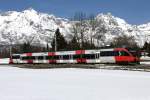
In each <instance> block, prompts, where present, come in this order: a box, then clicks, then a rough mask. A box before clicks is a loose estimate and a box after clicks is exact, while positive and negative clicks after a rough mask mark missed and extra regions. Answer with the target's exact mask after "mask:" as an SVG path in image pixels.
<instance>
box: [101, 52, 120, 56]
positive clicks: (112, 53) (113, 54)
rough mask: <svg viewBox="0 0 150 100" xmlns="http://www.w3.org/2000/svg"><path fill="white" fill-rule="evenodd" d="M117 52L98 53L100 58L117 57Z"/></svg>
mask: <svg viewBox="0 0 150 100" xmlns="http://www.w3.org/2000/svg"><path fill="white" fill-rule="evenodd" d="M118 55H119V52H118V51H102V52H100V56H118Z"/></svg>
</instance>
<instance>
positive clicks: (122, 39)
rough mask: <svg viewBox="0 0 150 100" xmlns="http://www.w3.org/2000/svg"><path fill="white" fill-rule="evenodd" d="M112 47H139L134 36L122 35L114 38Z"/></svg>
mask: <svg viewBox="0 0 150 100" xmlns="http://www.w3.org/2000/svg"><path fill="white" fill-rule="evenodd" d="M112 45H113V46H114V47H130V48H137V47H138V45H137V43H136V41H135V38H134V36H127V35H122V36H118V37H116V38H114V40H113V42H112Z"/></svg>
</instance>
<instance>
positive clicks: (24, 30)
mask: <svg viewBox="0 0 150 100" xmlns="http://www.w3.org/2000/svg"><path fill="white" fill-rule="evenodd" d="M0 19H1V20H0V44H8V43H10V40H9V39H8V38H5V36H7V37H8V36H9V37H11V38H12V39H14V40H13V44H17V43H24V42H28V41H31V40H29V39H30V38H31V37H34V40H33V41H32V43H31V44H33V45H34V44H35V43H36V44H38V45H39V44H40V45H44V46H46V45H45V44H47V43H49V45H50V42H51V41H52V38H53V36H54V32H55V30H56V29H57V28H60V32H61V33H62V34H63V35H64V36H65V38H66V40H70V39H71V37H69V36H73V33H72V32H73V29H72V27H71V26H72V24H74V23H75V22H74V21H70V20H69V19H64V18H59V17H56V16H54V15H53V14H46V13H41V12H37V11H35V10H34V9H32V8H29V9H26V10H24V11H21V12H17V11H8V12H4V13H0ZM95 19H97V21H99V23H98V25H97V26H96V30H94V31H93V32H92V31H91V28H92V27H91V25H89V21H87V22H86V29H87V30H86V31H85V32H84V34H85V37H86V38H87V39H86V40H89V41H90V38H91V33H92V35H93V36H94V37H95V39H94V40H95V41H97V40H96V37H98V35H99V34H98V33H99V32H98V28H100V27H101V26H103V27H104V28H105V29H106V30H107V32H106V33H105V41H104V44H105V45H107V44H110V42H112V40H113V38H114V37H116V36H118V35H128V36H134V37H135V40H136V42H137V43H138V44H139V46H143V45H144V42H145V41H150V39H149V37H148V36H149V33H150V23H147V24H143V25H131V24H128V23H127V22H126V21H125V20H124V19H121V18H119V17H115V16H113V15H112V14H111V13H107V14H103V13H100V14H98V15H97V16H96V17H95ZM36 44H35V45H36ZM95 44H96V45H97V42H95ZM101 45H103V42H102V44H101Z"/></svg>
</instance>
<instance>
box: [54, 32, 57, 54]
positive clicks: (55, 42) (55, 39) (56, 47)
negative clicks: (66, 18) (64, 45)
mask: <svg viewBox="0 0 150 100" xmlns="http://www.w3.org/2000/svg"><path fill="white" fill-rule="evenodd" d="M54 37H55V52H56V51H57V36H56V33H55V35H54Z"/></svg>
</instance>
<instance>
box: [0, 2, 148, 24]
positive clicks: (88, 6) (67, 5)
mask: <svg viewBox="0 0 150 100" xmlns="http://www.w3.org/2000/svg"><path fill="white" fill-rule="evenodd" d="M28 8H33V9H35V10H37V11H39V12H44V13H49V14H54V15H55V16H58V17H64V18H71V17H72V16H73V15H74V14H75V13H76V12H84V13H86V14H87V15H89V14H99V13H108V12H110V13H112V15H114V16H116V17H120V18H123V19H125V20H126V21H127V22H128V23H129V24H144V23H148V22H150V0H0V11H12V10H13V11H14V10H15V11H23V10H25V9H28Z"/></svg>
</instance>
